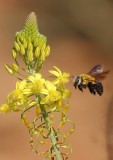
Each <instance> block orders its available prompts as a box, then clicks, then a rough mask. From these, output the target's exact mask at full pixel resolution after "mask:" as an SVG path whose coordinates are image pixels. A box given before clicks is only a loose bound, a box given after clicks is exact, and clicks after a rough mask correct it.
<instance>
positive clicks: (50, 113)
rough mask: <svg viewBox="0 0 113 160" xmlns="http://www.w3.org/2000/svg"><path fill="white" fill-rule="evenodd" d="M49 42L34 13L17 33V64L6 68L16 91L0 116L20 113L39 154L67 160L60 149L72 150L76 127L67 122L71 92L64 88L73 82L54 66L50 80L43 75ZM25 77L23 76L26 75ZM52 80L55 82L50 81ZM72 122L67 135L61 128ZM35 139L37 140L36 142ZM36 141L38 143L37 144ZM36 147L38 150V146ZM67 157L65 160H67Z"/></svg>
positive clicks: (13, 52) (15, 44)
mask: <svg viewBox="0 0 113 160" xmlns="http://www.w3.org/2000/svg"><path fill="white" fill-rule="evenodd" d="M46 43H47V39H46V37H45V36H43V35H41V34H40V33H39V30H38V26H37V19H36V16H35V13H33V12H32V13H31V14H30V15H29V16H28V18H27V20H26V23H25V26H24V28H23V29H22V30H21V31H20V32H17V33H16V36H15V42H14V47H13V49H12V56H13V59H14V61H15V63H13V64H12V66H10V65H5V68H6V70H7V71H8V73H10V74H11V75H13V76H15V73H16V77H17V78H18V81H17V82H16V89H15V90H13V91H12V92H11V93H9V94H8V96H7V98H6V102H7V103H6V104H2V105H1V106H0V112H2V113H7V112H9V111H14V112H21V119H22V121H23V122H24V124H25V126H26V127H27V128H28V130H29V133H30V144H31V147H32V149H34V150H35V152H36V153H37V154H39V155H40V154H41V155H44V156H45V159H54V157H56V160H62V159H67V158H68V156H69V153H68V152H67V153H64V152H62V149H61V148H64V149H70V148H71V145H70V144H69V145H68V144H66V143H67V140H68V137H69V135H70V134H71V133H72V132H73V130H74V124H73V123H72V122H71V121H70V120H68V119H67V115H66V113H67V111H68V108H69V98H70V95H71V93H70V91H69V90H68V89H66V86H65V84H66V83H68V82H69V81H70V75H69V74H68V73H65V72H64V73H62V72H61V71H60V69H59V68H57V67H56V66H54V69H53V70H50V71H49V73H50V74H51V76H50V77H49V78H48V79H45V77H44V76H43V75H42V74H41V73H40V70H41V68H42V65H43V62H44V61H45V59H46V57H48V56H49V53H50V46H49V45H47V44H46ZM17 56H20V58H21V59H22V62H23V63H24V65H25V66H26V68H25V67H24V68H23V67H22V66H21V65H20V64H19V62H18V60H17ZM20 70H21V71H23V72H25V74H23V72H21V71H20ZM51 78H52V79H51ZM31 109H35V117H34V118H33V120H29V118H28V117H27V116H26V113H28V112H27V111H31ZM56 113H57V114H60V119H59V123H58V125H57V127H56V123H57V122H56V119H55V114H56ZM67 122H70V123H71V124H72V128H71V129H69V130H68V132H67V133H66V134H64V133H63V131H61V128H62V127H63V126H64V125H65V124H67ZM34 137H35V138H34ZM35 140H36V142H34V141H35ZM37 143H38V145H39V144H49V147H48V149H47V150H46V151H42V152H40V151H39V147H38V148H37ZM34 144H36V147H35V145H34ZM64 157H65V158H64Z"/></svg>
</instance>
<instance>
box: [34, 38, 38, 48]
mask: <svg viewBox="0 0 113 160" xmlns="http://www.w3.org/2000/svg"><path fill="white" fill-rule="evenodd" d="M38 44H39V39H38V38H36V39H35V40H34V47H38Z"/></svg>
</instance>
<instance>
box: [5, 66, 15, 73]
mask: <svg viewBox="0 0 113 160" xmlns="http://www.w3.org/2000/svg"><path fill="white" fill-rule="evenodd" d="M5 69H6V70H7V71H8V73H9V74H11V75H13V74H14V72H13V70H12V69H11V67H10V66H9V65H7V64H5Z"/></svg>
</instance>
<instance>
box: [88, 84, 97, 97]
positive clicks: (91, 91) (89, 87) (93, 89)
mask: <svg viewBox="0 0 113 160" xmlns="http://www.w3.org/2000/svg"><path fill="white" fill-rule="evenodd" d="M88 89H89V91H90V93H91V94H94V95H95V94H96V89H95V84H93V83H92V82H89V83H88Z"/></svg>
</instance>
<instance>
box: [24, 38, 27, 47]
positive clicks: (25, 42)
mask: <svg viewBox="0 0 113 160" xmlns="http://www.w3.org/2000/svg"><path fill="white" fill-rule="evenodd" d="M23 45H24V48H25V49H26V48H27V41H26V39H24V40H23Z"/></svg>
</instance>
